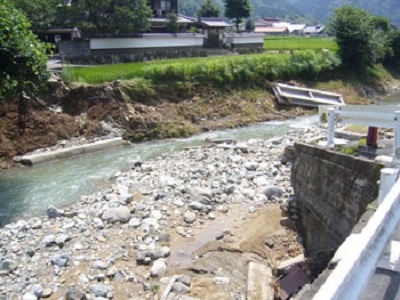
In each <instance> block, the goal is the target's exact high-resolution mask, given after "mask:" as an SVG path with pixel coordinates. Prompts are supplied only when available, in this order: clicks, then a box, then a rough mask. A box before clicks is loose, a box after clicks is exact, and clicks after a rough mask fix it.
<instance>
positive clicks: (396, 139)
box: [393, 111, 400, 156]
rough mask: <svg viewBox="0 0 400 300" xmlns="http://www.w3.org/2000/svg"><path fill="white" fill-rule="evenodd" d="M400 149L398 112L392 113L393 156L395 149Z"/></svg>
mask: <svg viewBox="0 0 400 300" xmlns="http://www.w3.org/2000/svg"><path fill="white" fill-rule="evenodd" d="M399 147H400V111H395V112H394V142H393V155H394V156H395V155H396V149H398V148H399Z"/></svg>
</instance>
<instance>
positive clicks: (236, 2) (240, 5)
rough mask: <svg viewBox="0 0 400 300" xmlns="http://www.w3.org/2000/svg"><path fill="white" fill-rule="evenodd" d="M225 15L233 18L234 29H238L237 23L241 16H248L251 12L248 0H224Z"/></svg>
mask: <svg viewBox="0 0 400 300" xmlns="http://www.w3.org/2000/svg"><path fill="white" fill-rule="evenodd" d="M224 5H225V17H227V18H229V19H235V24H236V31H239V24H240V22H242V18H248V17H250V14H251V4H250V1H249V0H224Z"/></svg>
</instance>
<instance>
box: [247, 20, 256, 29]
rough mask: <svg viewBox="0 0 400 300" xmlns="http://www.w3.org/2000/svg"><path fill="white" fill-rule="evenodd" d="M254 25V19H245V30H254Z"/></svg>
mask: <svg viewBox="0 0 400 300" xmlns="http://www.w3.org/2000/svg"><path fill="white" fill-rule="evenodd" d="M254 28H255V25H254V21H253V20H252V19H247V20H246V31H247V32H251V31H254Z"/></svg>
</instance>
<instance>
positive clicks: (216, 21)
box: [197, 17, 232, 48]
mask: <svg viewBox="0 0 400 300" xmlns="http://www.w3.org/2000/svg"><path fill="white" fill-rule="evenodd" d="M197 24H198V26H199V27H201V28H202V31H203V32H204V34H205V38H204V47H205V48H222V47H223V32H224V31H225V29H226V28H227V27H232V24H229V23H227V22H225V21H224V20H223V19H221V18H206V17H199V18H198V19H197Z"/></svg>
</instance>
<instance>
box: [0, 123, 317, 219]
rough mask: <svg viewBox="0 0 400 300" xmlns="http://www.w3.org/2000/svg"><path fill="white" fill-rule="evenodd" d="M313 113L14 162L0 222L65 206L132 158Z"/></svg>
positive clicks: (4, 183)
mask: <svg viewBox="0 0 400 300" xmlns="http://www.w3.org/2000/svg"><path fill="white" fill-rule="evenodd" d="M316 122H317V116H308V117H300V118H298V119H295V120H288V121H282V122H275V121H273V122H265V123H261V124H256V125H251V126H247V127H242V128H237V129H229V130H221V131H213V132H207V133H203V134H199V135H196V136H192V137H190V138H186V139H169V140H162V141H153V142H147V143H140V144H132V145H126V146H121V147H116V148H111V149H108V150H105V151H100V152H95V153H91V154H86V155H81V156H77V157H73V158H68V159H65V160H61V161H54V162H50V163H43V164H38V165H34V166H33V167H22V166H21V167H18V168H14V169H11V170H9V171H7V172H4V173H2V174H0V225H4V224H6V223H8V222H10V221H11V220H15V219H18V218H24V217H31V216H37V215H40V214H44V213H45V211H46V208H47V207H48V206H49V205H54V206H56V207H59V208H61V207H65V206H68V205H70V204H72V203H74V202H75V201H77V200H79V198H80V196H81V195H86V194H90V193H93V192H95V191H96V190H99V189H101V188H102V187H105V186H107V185H109V184H110V177H112V175H113V174H115V172H117V171H119V170H123V169H127V168H128V167H129V166H130V165H132V164H133V162H134V161H137V160H141V161H146V160H149V159H151V158H153V157H155V156H157V155H160V154H162V153H166V152H170V151H177V150H180V149H182V148H184V147H190V146H197V145H201V144H203V143H204V141H205V140H206V139H227V138H233V139H235V140H248V139H250V138H271V137H274V136H281V135H284V134H285V133H286V132H288V131H289V130H291V129H293V128H296V127H297V128H299V127H301V128H305V127H312V126H313V125H314V124H316Z"/></svg>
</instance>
